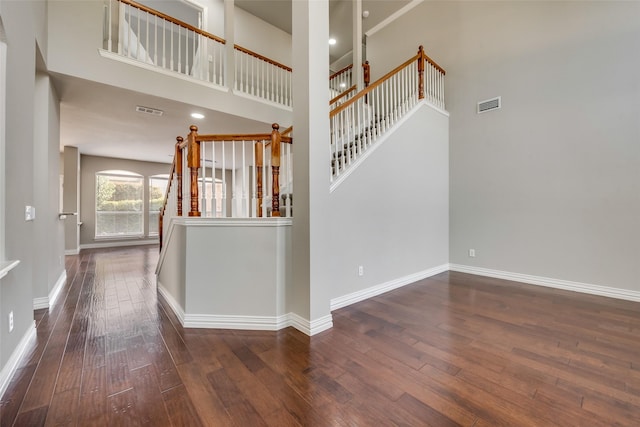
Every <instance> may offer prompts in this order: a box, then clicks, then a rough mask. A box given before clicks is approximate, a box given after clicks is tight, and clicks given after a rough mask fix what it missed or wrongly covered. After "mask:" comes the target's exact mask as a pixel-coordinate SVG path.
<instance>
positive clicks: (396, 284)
mask: <svg viewBox="0 0 640 427" xmlns="http://www.w3.org/2000/svg"><path fill="white" fill-rule="evenodd" d="M448 270H449V264H442V265H439V266H437V267H433V268H430V269H428V270H423V271H419V272H417V273H413V274H409V275H407V276H403V277H399V278H397V279H393V280H390V281H388V282H385V283H381V284H379V285H376V286H372V287H370V288H367V289H363V290H361V291H357V292H352V293H350V294H347V295H344V296H341V297H337V298H333V299H332V300H331V301H330V307H331V311H333V310H337V309H339V308H342V307H346V306H348V305H351V304H355V303H357V302H360V301H363V300H366V299H369V298H373V297H375V296H378V295H380V294H383V293H385V292H389V291H392V290H394V289H397V288H401V287H403V286H406V285H410V284H412V283H415V282H417V281H418V280H422V279H426V278H427V277H431V276H435V275H436V274H440V273H444V272H445V271H448Z"/></svg>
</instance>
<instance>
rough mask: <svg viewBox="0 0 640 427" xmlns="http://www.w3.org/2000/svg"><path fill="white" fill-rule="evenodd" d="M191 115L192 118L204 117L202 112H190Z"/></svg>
mask: <svg viewBox="0 0 640 427" xmlns="http://www.w3.org/2000/svg"><path fill="white" fill-rule="evenodd" d="M191 117H193V118H194V119H204V114H200V113H191Z"/></svg>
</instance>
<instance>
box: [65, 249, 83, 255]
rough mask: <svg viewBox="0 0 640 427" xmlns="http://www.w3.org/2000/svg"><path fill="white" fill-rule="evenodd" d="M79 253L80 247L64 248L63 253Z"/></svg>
mask: <svg viewBox="0 0 640 427" xmlns="http://www.w3.org/2000/svg"><path fill="white" fill-rule="evenodd" d="M79 253H80V248H78V249H65V250H64V254H65V255H78V254H79Z"/></svg>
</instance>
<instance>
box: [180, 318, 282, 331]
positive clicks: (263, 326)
mask: <svg viewBox="0 0 640 427" xmlns="http://www.w3.org/2000/svg"><path fill="white" fill-rule="evenodd" d="M183 326H184V327H185V328H208V329H244V330H250V331H277V330H280V329H283V328H286V327H287V326H289V316H288V315H286V314H285V315H282V316H234V315H218V314H185V316H184V325H183Z"/></svg>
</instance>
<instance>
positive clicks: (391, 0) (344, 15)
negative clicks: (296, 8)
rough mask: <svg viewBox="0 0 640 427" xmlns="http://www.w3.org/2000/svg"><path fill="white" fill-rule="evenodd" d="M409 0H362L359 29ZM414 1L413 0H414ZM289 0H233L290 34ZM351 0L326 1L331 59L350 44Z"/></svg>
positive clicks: (374, 24)
mask: <svg viewBox="0 0 640 427" xmlns="http://www.w3.org/2000/svg"><path fill="white" fill-rule="evenodd" d="M411 1H412V0H363V1H362V10H363V11H368V12H369V13H368V17H367V18H364V19H363V20H362V31H363V32H365V33H366V32H367V31H369V30H371V29H372V28H374V27H375V26H376V25H378V24H380V23H381V22H382V21H384V20H385V19H387V18H388V17H389V16H391V15H392V14H393V13H395V12H397V11H398V10H400V9H402V8H403V7H404V6H406V5H407V4H409V3H411ZM413 1H415V0H413ZM291 2H292V0H236V1H235V4H236V6H238V7H240V8H241V9H244V10H246V11H247V12H249V13H251V14H253V15H255V16H257V17H259V18H261V19H262V20H264V21H266V22H268V23H270V24H271V25H273V26H275V27H277V28H280V29H281V30H282V31H285V32H287V33H289V34H291V32H292V31H291V4H292V3H291ZM352 5H353V0H330V1H329V36H330V37H333V38H335V39H336V40H337V43H336V44H335V45H334V46H331V48H330V55H331V58H330V60H331V62H332V63H333V62H335V61H336V60H338V59H339V58H341V57H342V56H343V55H345V54H347V53H349V51H351V49H352V47H353V42H352V38H353V35H352V23H353V20H352V18H351V16H352V10H353V6H352Z"/></svg>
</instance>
